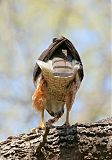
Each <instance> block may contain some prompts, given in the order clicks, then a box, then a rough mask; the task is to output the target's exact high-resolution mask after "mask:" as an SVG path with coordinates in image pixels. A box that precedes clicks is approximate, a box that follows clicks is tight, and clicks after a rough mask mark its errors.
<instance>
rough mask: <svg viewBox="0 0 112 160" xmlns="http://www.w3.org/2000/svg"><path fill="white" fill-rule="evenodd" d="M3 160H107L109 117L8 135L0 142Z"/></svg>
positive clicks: (111, 149) (111, 150)
mask: <svg viewBox="0 0 112 160" xmlns="http://www.w3.org/2000/svg"><path fill="white" fill-rule="evenodd" d="M5 159H7V160H44V159H45V160H93V159H95V160H111V159H112V118H108V119H105V120H101V121H98V122H96V123H91V124H78V123H77V124H75V125H73V126H70V127H67V126H57V127H53V126H52V127H50V126H47V127H46V130H41V129H37V130H36V133H34V132H33V131H32V132H30V133H28V134H26V133H24V134H20V135H19V136H15V137H12V136H10V137H8V138H7V140H5V141H3V142H1V143H0V160H5Z"/></svg>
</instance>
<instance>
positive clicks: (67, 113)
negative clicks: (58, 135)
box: [65, 108, 70, 126]
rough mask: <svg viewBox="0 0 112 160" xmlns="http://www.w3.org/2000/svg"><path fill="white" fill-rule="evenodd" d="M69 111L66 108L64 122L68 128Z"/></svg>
mask: <svg viewBox="0 0 112 160" xmlns="http://www.w3.org/2000/svg"><path fill="white" fill-rule="evenodd" d="M69 112H70V111H69V109H68V108H67V111H66V121H65V124H66V125H67V126H69V125H70V123H69Z"/></svg>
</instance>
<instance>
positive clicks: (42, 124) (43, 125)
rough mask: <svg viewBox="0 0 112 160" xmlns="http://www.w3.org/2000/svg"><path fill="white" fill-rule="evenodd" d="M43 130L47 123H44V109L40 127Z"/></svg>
mask: <svg viewBox="0 0 112 160" xmlns="http://www.w3.org/2000/svg"><path fill="white" fill-rule="evenodd" d="M39 127H40V128H41V129H43V128H45V122H44V107H43V109H42V112H41V122H40V126H39Z"/></svg>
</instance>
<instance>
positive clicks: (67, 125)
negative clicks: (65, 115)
mask: <svg viewBox="0 0 112 160" xmlns="http://www.w3.org/2000/svg"><path fill="white" fill-rule="evenodd" d="M62 126H66V127H69V126H70V123H69V122H65V123H64V124H63V125H62Z"/></svg>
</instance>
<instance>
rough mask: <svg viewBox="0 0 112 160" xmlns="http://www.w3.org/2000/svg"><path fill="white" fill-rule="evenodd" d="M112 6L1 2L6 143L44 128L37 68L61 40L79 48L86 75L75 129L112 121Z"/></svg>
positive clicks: (0, 96) (0, 87)
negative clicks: (37, 106) (35, 100)
mask: <svg viewBox="0 0 112 160" xmlns="http://www.w3.org/2000/svg"><path fill="white" fill-rule="evenodd" d="M110 5H111V1H110V0H102V1H100V0H86V1H81V0H38V1H37V0H19V1H18V0H0V140H4V139H5V138H6V137H8V136H10V135H17V134H19V133H23V132H29V131H30V130H31V128H34V127H37V126H38V125H39V121H40V114H39V113H37V112H36V111H35V110H34V108H33V107H32V100H31V97H32V94H33V92H34V89H35V88H34V85H33V82H32V72H33V67H34V65H35V61H36V59H37V58H38V57H39V55H40V54H41V53H42V51H43V50H44V49H46V48H47V47H48V46H49V44H50V43H51V42H52V38H54V37H60V36H61V35H63V36H65V37H67V38H68V39H69V40H70V41H71V42H72V43H73V44H74V46H75V47H76V49H77V51H78V52H79V54H80V57H81V59H82V62H83V65H84V72H85V77H84V80H83V82H82V84H81V87H80V89H79V91H78V93H77V98H76V101H75V103H74V106H73V107H72V111H71V113H70V122H71V124H74V123H76V122H81V123H85V122H94V121H97V120H99V119H102V118H106V117H109V116H111V113H112V109H111V107H112V106H111V99H110V98H111V90H112V85H111V67H112V66H111V63H112V59H111V48H110V30H111V26H110V25H111V24H110ZM45 117H46V120H48V119H49V118H50V116H49V115H48V114H47V113H45ZM64 118H65V116H63V117H62V118H61V119H60V121H59V122H58V124H57V125H61V124H63V123H64Z"/></svg>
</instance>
